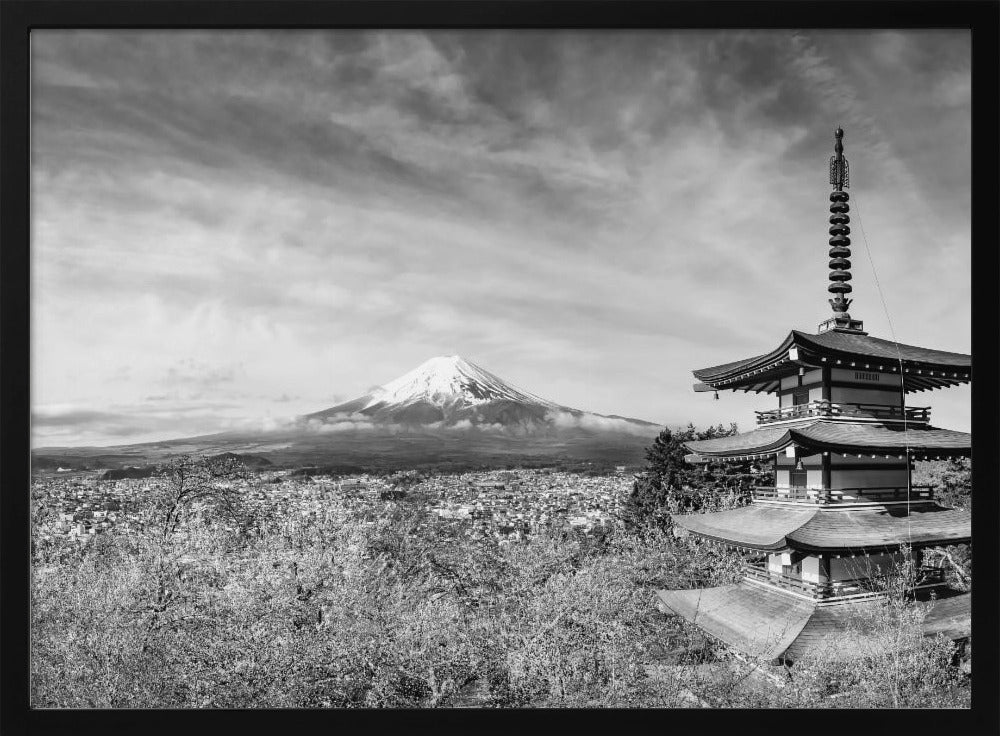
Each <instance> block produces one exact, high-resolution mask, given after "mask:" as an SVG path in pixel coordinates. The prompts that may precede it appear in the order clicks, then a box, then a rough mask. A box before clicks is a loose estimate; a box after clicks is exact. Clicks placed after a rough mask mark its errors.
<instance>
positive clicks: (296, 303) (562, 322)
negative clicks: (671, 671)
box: [32, 31, 971, 441]
mask: <svg viewBox="0 0 1000 736" xmlns="http://www.w3.org/2000/svg"><path fill="white" fill-rule="evenodd" d="M32 39H33V40H32V49H33V66H32V74H33V89H32V92H33V96H32V101H33V107H32V122H33V129H32V132H33V135H32V146H33V150H32V157H33V162H34V165H33V170H32V198H33V207H34V210H33V213H34V215H33V222H32V227H33V243H32V247H33V264H32V274H33V275H32V278H33V283H32V294H33V300H34V301H33V333H32V334H33V353H32V358H33V387H32V390H33V400H34V402H35V403H36V405H39V406H41V405H48V404H55V403H72V404H73V405H75V406H80V407H86V408H87V409H88V410H90V411H104V410H106V409H107V407H108V406H110V405H111V404H117V405H128V406H132V407H135V409H136V411H137V412H140V411H145V410H146V408H147V407H148V406H149V405H151V404H157V405H162V406H164V407H165V408H167V409H169V408H171V406H172V405H173V404H174V403H176V402H182V401H191V400H192V398H191V397H194V396H201V397H202V398H201V399H199V400H200V401H203V402H208V401H221V402H225V403H231V404H236V405H240V406H242V407H243V408H242V416H244V417H245V418H249V417H255V418H258V417H263V418H265V419H266V420H267V421H271V420H270V419H268V417H277V416H288V415H293V414H295V413H307V412H309V411H315V410H318V409H321V408H324V407H325V406H329V405H330V404H332V403H336V402H331V401H329V396H330V394H331V392H336V393H337V394H338V395H340V396H346V397H351V396H355V395H360V394H362V393H364V391H365V389H366V388H367V387H368V386H370V385H371V384H372V383H373V382H382V381H386V380H389V379H391V378H393V377H395V376H397V375H399V374H401V373H403V372H405V371H406V370H409V369H410V368H412V367H413V366H415V365H417V364H419V363H420V362H422V361H423V360H426V359H427V358H428V357H430V356H432V355H435V354H451V353H459V354H466V355H475V356H477V359H478V360H479V361H480V362H482V364H484V365H485V366H486V367H488V368H490V369H491V370H493V371H494V372H496V373H498V374H499V375H502V376H504V377H505V378H509V379H510V380H512V381H513V382H514V383H517V384H520V385H524V386H525V387H527V388H529V389H530V390H531V391H532V392H534V393H536V394H539V395H542V396H545V397H546V398H549V399H551V400H553V401H556V402H558V403H561V404H564V405H568V406H576V407H580V408H582V409H586V410H591V411H596V412H600V413H604V414H612V413H614V414H623V415H629V416H639V417H642V418H647V419H651V420H655V421H661V422H675V421H678V422H683V421H686V420H688V419H691V420H694V421H697V422H699V423H707V422H709V421H711V422H715V421H726V420H728V419H730V418H732V417H738V416H741V415H744V414H746V413H747V412H748V411H749V409H750V408H751V407H752V406H754V404H753V401H754V400H753V399H737V400H735V401H730V402H711V403H706V402H705V401H703V399H704V396H700V395H693V394H691V392H690V383H691V381H692V379H691V376H690V372H689V371H690V370H691V369H692V368H697V367H702V366H705V365H712V364H716V363H721V362H726V361H728V360H733V359H735V358H738V357H741V356H745V355H750V354H754V353H760V352H763V351H766V350H768V349H770V348H771V347H773V346H774V344H776V343H777V342H778V341H779V340H780V339H781V337H782V336H783V333H784V331H785V330H787V329H790V328H792V327H796V328H803V329H812V328H814V326H815V324H816V323H818V322H819V321H820V320H821V319H822V318H824V317H825V315H826V312H827V311H828V310H827V309H826V307H825V304H826V302H825V298H826V294H825V280H826V270H827V269H826V253H825V250H826V232H825V224H826V223H825V219H826V214H825V211H826V206H827V205H826V197H827V189H828V186H827V185H826V183H825V167H826V159H827V157H828V156H829V155H830V151H831V147H832V135H831V133H832V129H833V128H834V127H835V126H836V125H837V124H841V125H843V126H844V127H845V129H846V130H847V138H846V144H847V155H848V158H849V159H850V161H851V165H852V175H853V176H852V190H851V191H852V197H854V198H855V201H856V202H857V203H859V204H860V213H859V214H860V218H858V219H859V225H860V224H863V226H864V231H865V233H866V234H867V236H868V240H869V241H870V246H871V250H872V256H873V260H874V262H875V265H876V267H877V268H878V269H879V276H880V279H879V280H880V283H881V286H882V288H883V290H884V292H885V296H886V301H887V303H888V304H889V307H890V309H891V310H892V316H893V322H894V324H895V327H896V330H897V334H898V336H899V338H900V339H901V340H904V341H908V342H913V343H918V344H927V345H935V346H937V347H941V348H944V349H951V350H968V348H969V303H968V298H967V296H964V295H966V294H967V292H968V283H969V282H968V270H969V266H968V264H969V209H970V199H969V197H970V190H969V180H968V179H969V168H970V157H971V150H970V148H969V129H970V115H969V113H970V106H971V103H970V98H969V79H970V64H969V61H970V60H969V48H970V46H969V38H968V34H965V33H961V32H920V33H915V32H893V33H888V32H884V33H883V32H880V33H791V32H718V33H691V32H683V33H682V32H677V33H668V32H662V33H661V32H652V31H647V32H620V33H611V32H600V33H598V32H586V33H584V32H542V31H537V32H527V33H511V32H506V31H474V32H473V31H469V32H447V33H445V32H433V33H411V32H381V33H374V32H372V33H369V32H355V31H350V32H348V31H341V32H290V31H289V32H269V33H263V32H225V33H215V32H197V33H195V32H169V33H167V32H152V31H144V32H132V31H128V32H125V31H118V32H89V31H73V32H61V31H41V32H37V33H35V34H33V36H32ZM852 224H853V223H852ZM858 234H859V235H860V233H858ZM863 242H864V241H863V240H861V239H858V242H857V253H856V257H855V269H854V271H855V282H854V283H855V296H856V297H857V301H856V306H857V310H852V312H854V311H858V313H859V315H860V316H862V317H863V318H864V319H865V320H866V324H867V325H869V329H870V330H871V331H872V332H873V333H874V334H879V335H882V336H887V333H888V322H887V320H886V319H885V317H884V315H882V314H881V307H880V301H879V299H878V293H877V291H876V285H875V281H874V279H873V277H872V275H871V269H870V267H869V266H868V262H867V257H866V256H865V255H864V253H865V251H864V245H863ZM945 256H947V258H948V262H949V263H950V264H951V267H950V268H949V269H944V270H942V269H940V268H938V264H939V263H940V260H941V258H943V257H945ZM928 273H933V274H934V282H935V284H936V286H937V288H936V289H933V290H930V291H928V290H927V289H916V288H914V286H913V285H914V284H915V283H920V282H923V281H925V280H926V278H927V274H928ZM955 395H956V396H957V397H958V398H956V399H954V400H953V401H952V405H951V408H950V409H949V408H948V406H949V405H948V401H949V400H951V399H950V395H945V394H942V397H943V398H942V401H943V402H944V403H943V404H941V409H940V410H939V409H938V408H937V406H936V415H937V416H939V417H948V416H949V414H948V412H949V411H950V412H952V414H951V416H954V417H955V422H952V423H953V424H955V426H959V427H960V426H963V424H965V426H967V419H968V408H967V397H965V398H962V397H961V396H959V395H958V394H955ZM292 396H294V397H295V398H293V399H290V400H287V401H284V400H281V397H292ZM146 397H166V398H158V399H153V398H150V399H148V400H146ZM942 410H943V411H944V414H942V413H941V411H942ZM239 413H240V412H237V411H235V410H234V412H233V416H232V417H230V416H228V415H227V416H218V417H217V418H216V425H217V426H218V427H220V428H221V427H223V426H224V425H225V423H226V422H228V421H230V420H235V419H236V418H237V416H236V415H237V414H239ZM208 414H210V412H209V413H207V414H206V419H205V422H206V423H207V422H208V419H207V415H208ZM199 421H200V420H199ZM95 422H96V420H95ZM179 422H180V420H179ZM69 426H70V425H67V427H69ZM90 426H92V427H94V428H95V429H94V430H93V432H92V433H91V435H88V436H89V437H91V439H93V438H96V437H98V435H99V431H98V430H97V429H96V427H98V424H97V423H92V424H91V425H90ZM108 426H110V425H108ZM190 426H191V427H192V429H191V432H189V433H194V432H195V431H196V430H195V429H194V427H195V426H196V425H195V423H192V424H191V425H190ZM197 426H198V427H204V426H207V424H198V425H197ZM177 430H178V431H180V432H181V433H182V434H183V433H186V432H187V430H185V429H184V427H183V426H182V425H181V424H180V423H178V425H177ZM156 431H159V430H156ZM163 431H164V432H166V431H168V430H167V429H164V430H163ZM171 431H172V428H171ZM197 431H201V429H198V430H197ZM152 434H155V432H153V430H151V432H150V433H147V434H146V435H143V436H152ZM122 436H127V435H113V434H111V433H109V434H107V435H106V439H108V440H109V441H111V440H112V439H115V440H116V439H117V438H119V437H122ZM65 439H66V440H67V441H69V440H70V439H71V430H70V429H67V431H66V434H65ZM81 441H82V440H81ZM87 441H91V440H89V439H88V440H87Z"/></svg>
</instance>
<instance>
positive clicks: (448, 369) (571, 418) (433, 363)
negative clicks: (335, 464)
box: [304, 355, 660, 434]
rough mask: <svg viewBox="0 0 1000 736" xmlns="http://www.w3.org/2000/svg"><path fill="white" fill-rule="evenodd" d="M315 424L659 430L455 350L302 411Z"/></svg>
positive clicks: (526, 429) (645, 432) (547, 429)
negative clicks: (349, 397) (573, 403)
mask: <svg viewBox="0 0 1000 736" xmlns="http://www.w3.org/2000/svg"><path fill="white" fill-rule="evenodd" d="M304 419H305V420H306V421H307V422H310V423H313V424H315V423H316V422H320V423H322V424H326V425H329V424H338V423H342V422H345V421H348V422H349V421H355V422H359V421H360V422H365V423H369V422H370V423H371V424H373V425H381V426H385V425H394V426H403V427H433V428H452V429H471V428H478V429H481V430H493V431H515V432H529V433H531V432H552V431H559V430H568V429H581V430H588V429H589V430H599V431H620V432H631V433H635V432H639V433H643V434H648V433H650V432H653V433H655V432H657V431H659V429H660V427H659V426H658V425H655V424H652V423H650V422H644V421H642V420H639V419H626V418H624V417H618V416H605V415H602V414H592V413H589V412H583V411H580V410H578V409H571V408H569V407H566V406H561V405H559V404H555V403H553V402H551V401H548V400H546V399H543V398H541V397H539V396H535V395H534V394H531V393H528V392H527V391H524V390H522V389H520V388H517V387H516V386H513V385H511V384H510V383H507V382H506V381H504V380H503V379H502V378H499V377H498V376H496V375H494V374H493V373H490V372H489V371H487V370H485V369H484V368H480V367H479V366H478V365H475V364H474V363H471V362H469V361H467V360H465V359H464V358H462V357H460V356H458V355H449V356H439V357H436V358H431V359H430V360H428V361H426V362H424V363H422V364H421V365H419V366H417V367H416V368H415V369H413V370H412V371H410V372H409V373H406V374H405V375H403V376H400V377H399V378H397V379H395V380H393V381H390V382H389V383H386V384H385V385H383V386H379V387H377V388H375V389H373V390H372V391H370V392H369V393H368V394H366V395H364V396H361V397H359V398H357V399H354V400H353V401H348V402H347V403H344V404H340V405H338V406H334V407H331V408H329V409H324V410H323V411H318V412H315V413H313V414H308V415H306V416H305V417H304Z"/></svg>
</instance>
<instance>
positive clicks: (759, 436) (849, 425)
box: [685, 407, 972, 462]
mask: <svg viewBox="0 0 1000 736" xmlns="http://www.w3.org/2000/svg"><path fill="white" fill-rule="evenodd" d="M795 408H796V409H797V408H800V407H795ZM887 408H888V407H887ZM904 426H905V428H904ZM685 447H687V448H688V449H689V450H691V452H692V453H694V456H689V458H688V459H689V461H690V462H697V461H698V460H699V459H707V458H731V459H735V458H748V457H764V456H769V455H776V454H778V453H784V452H785V451H787V450H788V449H790V448H797V449H796V454H797V455H798V456H808V455H815V454H818V453H824V454H827V455H829V454H830V453H833V454H835V455H841V456H852V455H853V456H860V457H863V458H872V459H876V460H877V459H879V458H883V459H884V458H898V457H906V456H907V454H909V457H910V458H911V459H914V460H917V459H921V460H923V459H944V458H951V457H969V456H970V454H971V448H972V436H971V435H970V434H968V433H967V432H958V431H955V430H951V429H938V428H936V427H931V426H929V425H926V424H921V423H918V422H907V423H906V425H904V424H903V423H902V422H892V423H889V422H872V421H861V420H857V419H854V418H852V421H845V420H844V419H841V418H836V417H831V418H820V419H816V418H808V419H804V420H801V419H800V420H794V422H793V421H786V422H783V423H782V424H780V425H778V426H764V427H762V428H760V429H755V430H753V431H750V432H743V433H741V434H735V435H730V436H728V437H718V438H715V439H710V440H697V441H692V442H686V443H685Z"/></svg>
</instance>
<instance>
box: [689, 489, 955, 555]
mask: <svg viewBox="0 0 1000 736" xmlns="http://www.w3.org/2000/svg"><path fill="white" fill-rule="evenodd" d="M862 498H863V497H862ZM673 521H674V525H675V526H676V527H677V528H679V529H681V530H684V531H685V532H689V533H693V534H696V535H697V536H699V537H704V538H706V539H710V540H713V541H716V542H721V543H722V544H725V545H727V546H731V547H739V548H742V549H745V550H748V551H757V552H780V551H786V552H787V551H795V550H798V551H803V552H810V553H843V554H858V553H860V554H865V553H871V552H875V553H882V552H886V551H888V552H893V551H895V550H898V549H899V548H900V547H901V546H903V545H909V546H911V547H913V548H919V547H926V546H940V545H949V544H967V543H969V542H970V541H971V539H972V521H971V517H970V515H969V513H968V512H967V511H960V510H955V509H947V508H944V507H943V506H939V505H938V504H936V503H934V502H933V501H930V500H924V499H919V500H916V501H911V502H907V501H906V500H905V496H903V500H902V501H898V502H887V503H870V502H864V501H861V502H856V501H852V500H851V499H847V500H842V501H840V502H839V503H835V504H822V505H820V504H816V505H808V506H807V505H804V504H798V503H784V502H780V501H777V502H769V501H759V500H755V502H754V503H753V504H751V505H749V506H744V507H742V508H738V509H732V510H730V511H718V512H716V513H712V514H698V513H696V514H678V515H675V516H674V517H673Z"/></svg>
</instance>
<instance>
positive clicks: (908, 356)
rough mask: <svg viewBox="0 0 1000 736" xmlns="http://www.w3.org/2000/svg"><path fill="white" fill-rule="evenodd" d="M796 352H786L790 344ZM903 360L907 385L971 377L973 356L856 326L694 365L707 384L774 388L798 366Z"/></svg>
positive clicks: (885, 365) (879, 366)
mask: <svg viewBox="0 0 1000 736" xmlns="http://www.w3.org/2000/svg"><path fill="white" fill-rule="evenodd" d="M791 348H795V353H793V355H792V356H790V355H789V349H791ZM900 361H902V364H903V365H902V372H903V377H904V382H903V383H904V388H905V389H906V391H908V392H909V391H925V390H928V389H934V388H942V387H945V386H955V385H958V384H961V383H968V382H969V381H971V380H972V375H971V369H972V358H971V356H969V355H966V354H965V353H951V352H947V351H944V350H932V349H930V348H922V347H917V346H915V345H903V344H901V343H899V344H897V343H895V342H893V341H892V340H883V339H882V338H879V337H871V336H870V335H865V334H861V333H856V332H841V331H839V330H830V331H828V332H821V333H819V334H815V335H814V334H811V333H807V332H800V331H799V330H792V331H791V332H790V333H788V337H786V338H785V339H784V341H783V342H782V343H781V344H780V345H778V347H776V348H775V349H774V350H772V351H771V352H769V353H763V354H761V355H755V356H753V357H752V358H745V359H743V360H736V361H733V362H731V363H723V364H722V365H717V366H712V367H710V368H701V369H699V370H696V371H693V373H694V375H695V377H696V378H697V379H698V380H699V381H701V382H702V383H703V384H705V386H708V387H710V388H711V389H734V390H735V389H741V390H744V391H756V392H758V393H759V392H765V393H772V392H774V391H776V390H777V389H778V386H779V384H780V380H781V378H782V377H784V376H787V375H791V374H793V373H794V372H795V371H796V370H798V368H799V367H800V366H804V367H812V368H816V367H822V366H825V365H829V366H833V367H837V366H840V367H845V368H851V367H854V368H860V369H862V370H879V371H883V372H899V371H900V365H899V364H900Z"/></svg>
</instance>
